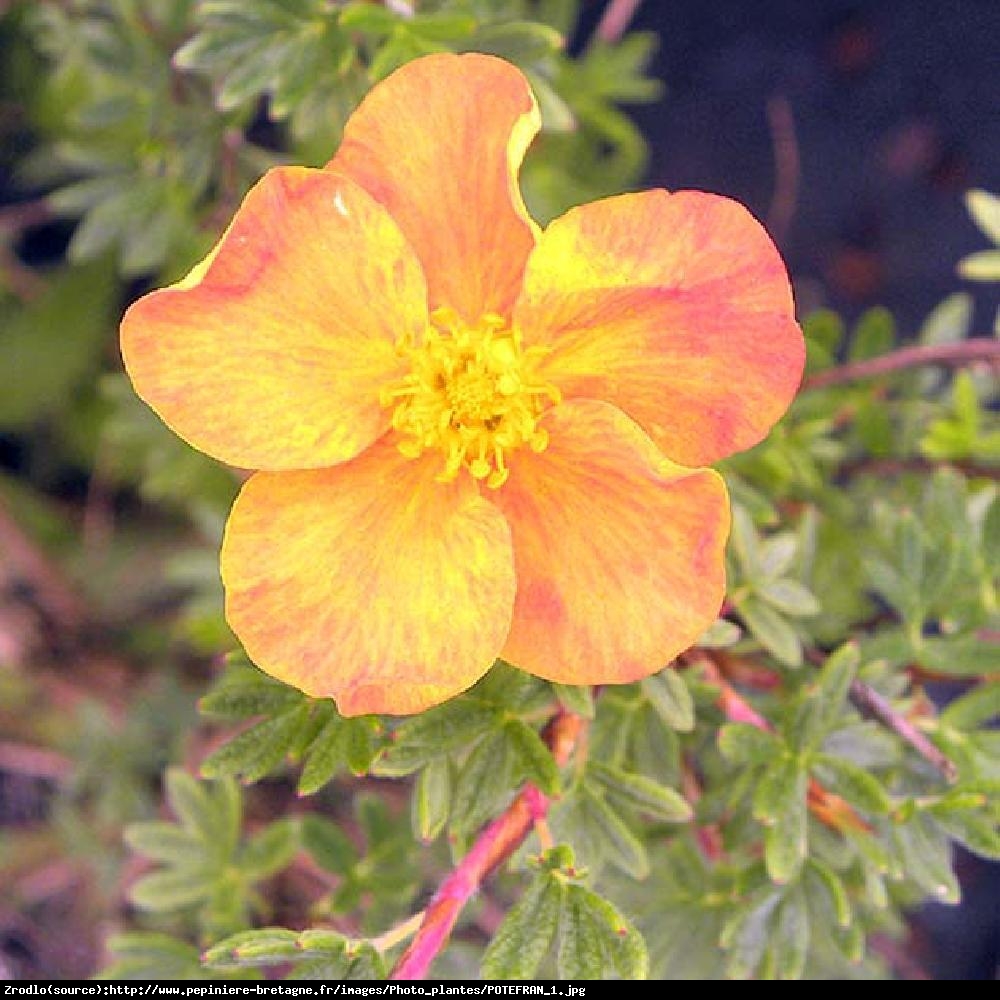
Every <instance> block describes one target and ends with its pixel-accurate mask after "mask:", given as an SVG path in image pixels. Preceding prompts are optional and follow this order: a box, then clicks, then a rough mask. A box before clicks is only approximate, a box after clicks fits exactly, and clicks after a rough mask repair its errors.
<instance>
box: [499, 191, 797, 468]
mask: <svg viewBox="0 0 1000 1000" xmlns="http://www.w3.org/2000/svg"><path fill="white" fill-rule="evenodd" d="M515 322H516V324H517V326H518V327H520V329H521V330H522V332H523V334H524V338H525V342H526V343H530V344H538V345H542V346H545V347H547V348H549V349H550V350H551V353H550V354H549V355H548V356H547V357H546V358H545V360H544V361H543V362H542V365H541V366H540V373H541V375H542V376H543V377H544V378H546V379H548V380H549V381H551V382H553V383H555V384H556V385H557V386H558V387H559V388H560V389H561V390H562V392H563V395H564V396H565V397H566V398H571V397H574V396H577V397H591V398H596V399H604V400H607V401H608V402H611V403H614V404H615V405H616V406H618V407H620V408H621V409H622V410H624V411H625V412H626V413H628V414H629V416H631V417H632V418H633V419H634V420H636V421H637V422H638V423H639V424H640V425H641V426H642V427H643V428H644V429H645V431H646V432H647V433H648V434H649V435H650V436H651V437H652V438H653V440H654V441H655V442H656V443H657V444H658V445H659V446H660V447H661V448H662V449H663V451H664V453H665V454H666V455H668V456H669V457H670V458H672V459H674V460H675V461H677V462H680V463H681V464H683V465H690V466H700V465H706V464H708V463H711V462H714V461H716V460H717V459H719V458H723V457H724V456H726V455H729V454H732V453H733V452H735V451H741V450H743V449H745V448H749V447H750V446H752V445H754V444H756V443H757V442H758V441H760V440H761V439H762V438H763V437H764V436H765V435H766V434H767V433H768V431H769V430H770V429H771V427H772V426H773V425H774V424H775V422H776V421H777V420H778V419H779V418H780V417H781V415H782V414H783V413H784V412H785V410H786V409H787V408H788V406H789V404H790V403H791V400H792V398H793V397H794V395H795V392H796V390H797V388H798V385H799V381H800V379H801V376H802V367H803V364H804V361H805V348H804V342H803V338H802V333H801V331H800V329H799V327H798V326H797V324H796V323H795V319H794V312H793V303H792V294H791V288H790V286H789V283H788V277H787V274H786V272H785V267H784V264H783V263H782V261H781V257H780V256H779V254H778V251H777V250H776V249H775V247H774V244H773V243H772V242H771V240H770V238H769V237H768V235H767V233H766V232H765V231H764V229H763V227H762V226H761V225H760V224H759V223H758V222H757V221H756V220H755V219H754V218H753V216H752V215H751V214H750V213H749V212H748V211H747V210H746V209H745V208H744V207H743V206H742V205H740V204H738V203H737V202H735V201H731V200H730V199H728V198H722V197H719V196H717V195H709V194H702V193H700V192H690V191H682V192H678V193H676V194H668V193H667V192H665V191H648V192H645V193H643V194H633V195H622V196H620V197H617V198H608V199H606V200H604V201H599V202H593V203H592V204H589V205H584V206H582V207H580V208H576V209H573V210H571V211H570V212H567V213H566V215H564V216H562V217H561V218H559V219H557V220H556V221H554V222H553V223H552V224H551V225H550V226H549V228H548V229H546V230H545V232H544V233H543V234H542V237H541V239H540V241H539V243H538V246H537V247H536V248H535V250H534V252H533V253H532V255H531V257H530V258H529V260H528V266H527V270H526V272H525V287H524V292H523V296H522V298H521V300H520V302H519V303H518V305H517V307H516V310H515Z"/></svg>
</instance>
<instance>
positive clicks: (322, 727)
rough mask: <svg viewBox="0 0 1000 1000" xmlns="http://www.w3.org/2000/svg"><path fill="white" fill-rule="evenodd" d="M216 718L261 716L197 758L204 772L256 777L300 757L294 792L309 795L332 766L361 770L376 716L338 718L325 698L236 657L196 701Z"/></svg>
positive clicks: (372, 745) (373, 748)
mask: <svg viewBox="0 0 1000 1000" xmlns="http://www.w3.org/2000/svg"><path fill="white" fill-rule="evenodd" d="M201 710H202V711H203V712H204V713H205V714H206V715H209V716H214V717H216V718H221V719H236V720H242V719H251V718H256V719H261V717H264V718H263V720H262V721H258V722H257V723H256V724H255V725H252V726H251V727H250V728H248V729H244V730H243V731H242V732H241V733H240V734H239V735H238V736H235V737H234V738H233V739H231V740H229V741H228V742H227V743H224V744H222V745H221V746H220V747H218V748H217V749H216V750H215V751H213V753H211V754H210V755H209V756H208V757H207V758H206V759H205V760H204V762H203V763H202V773H203V774H204V775H205V776H206V777H222V776H228V777H237V778H241V779H242V780H243V781H247V782H253V781H259V780H260V779H261V778H263V777H264V776H265V775H267V774H270V773H272V772H273V771H275V770H277V769H278V768H280V767H281V766H282V765H283V764H284V762H285V761H286V759H291V760H293V761H300V760H302V761H304V762H305V766H304V767H303V769H302V775H301V777H300V779H299V786H298V789H299V793H300V794H302V795H311V794H312V793H313V792H316V791H318V790H319V789H320V788H322V787H323V786H324V785H325V784H326V783H327V782H328V781H330V780H331V779H332V778H333V777H334V776H335V775H336V774H337V772H338V771H340V770H349V771H351V772H353V773H354V774H364V773H365V772H366V771H367V770H368V768H369V767H370V766H371V763H372V760H373V759H374V757H375V754H376V752H377V748H378V737H379V734H380V732H381V726H380V724H379V722H378V720H377V719H375V718H372V717H365V718H360V719H344V718H342V717H341V716H340V715H339V714H338V712H337V709H336V707H335V706H334V704H333V702H332V701H329V700H313V699H310V698H307V697H306V696H305V695H303V694H302V693H301V692H299V691H296V690H295V689H294V688H290V687H287V686H286V685H284V684H281V683H280V682H279V681H275V680H273V679H272V678H270V677H268V676H267V675H266V674H263V673H261V672H260V671H259V670H257V668H256V667H254V666H253V665H252V664H250V663H248V662H247V661H246V660H245V659H242V658H240V659H239V660H236V661H235V662H234V663H232V664H231V665H230V668H229V669H228V670H227V671H226V673H225V674H223V675H222V677H221V678H220V679H219V682H218V684H217V685H216V686H215V688H214V689H213V690H212V691H211V692H210V693H209V694H207V695H206V696H205V697H204V698H203V699H202V701H201Z"/></svg>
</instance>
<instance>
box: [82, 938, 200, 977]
mask: <svg viewBox="0 0 1000 1000" xmlns="http://www.w3.org/2000/svg"><path fill="white" fill-rule="evenodd" d="M108 951H109V952H110V953H111V955H112V956H113V958H114V961H113V962H112V963H111V965H109V966H108V967H107V968H106V969H103V970H102V971H101V972H100V973H98V974H97V975H96V976H95V977H94V978H95V979H147V980H149V979H152V980H156V979H200V978H208V974H207V973H204V972H203V970H202V968H201V961H200V956H199V954H198V949H197V948H195V946H194V945H192V944H189V943H188V942H187V941H178V940H177V938H173V937H171V936H170V935H169V934H157V933H153V932H149V931H138V932H132V933H129V934H117V935H114V936H113V937H111V938H110V939H109V940H108Z"/></svg>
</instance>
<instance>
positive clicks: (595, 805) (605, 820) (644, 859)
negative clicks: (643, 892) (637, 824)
mask: <svg viewBox="0 0 1000 1000" xmlns="http://www.w3.org/2000/svg"><path fill="white" fill-rule="evenodd" d="M583 812H584V816H585V818H586V819H585V821H586V822H587V824H588V825H591V826H593V828H594V832H595V833H596V835H597V837H598V838H599V841H600V845H601V849H602V851H603V852H604V854H605V855H606V856H607V859H608V860H609V861H610V862H611V863H612V864H613V865H615V867H617V868H620V869H621V870H622V871H623V872H626V873H627V874H629V875H631V876H632V877H633V878H637V879H642V878H645V877H646V876H647V875H648V874H649V857H648V855H647V854H646V848H645V846H644V844H643V842H642V841H641V840H640V839H639V838H638V837H637V836H636V835H635V834H634V833H633V832H632V831H631V830H630V829H629V828H628V826H627V825H626V823H625V822H624V820H622V819H621V817H620V816H619V815H618V814H617V813H616V812H615V811H614V810H613V809H612V808H611V807H610V806H609V805H608V803H607V802H606V801H605V800H604V797H603V796H602V795H601V794H600V792H597V791H594V790H593V789H592V788H591V787H590V785H589V784H585V785H584V788H583Z"/></svg>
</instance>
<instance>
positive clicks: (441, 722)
mask: <svg viewBox="0 0 1000 1000" xmlns="http://www.w3.org/2000/svg"><path fill="white" fill-rule="evenodd" d="M499 720H500V713H499V711H498V709H497V707H496V706H494V705H491V704H488V703H487V702H484V701H480V700H479V699H478V698H475V697H474V696H471V695H470V696H466V697H463V698H453V699H452V700H451V701H448V702H445V703H444V704H443V705H440V706H439V707H437V708H432V709H431V710H430V711H428V712H423V713H422V714H420V715H417V716H414V717H413V718H411V719H407V720H406V721H405V722H404V723H403V724H402V725H400V726H398V727H397V728H396V730H395V731H394V732H393V734H392V737H391V744H390V746H389V748H388V749H387V750H385V751H384V752H383V754H382V756H381V757H380V758H379V759H378V761H377V762H376V763H375V766H374V768H373V770H374V772H375V773H376V774H380V775H385V776H386V777H402V776H403V775H406V774H412V773H413V772H414V771H416V770H417V769H418V768H420V767H423V765H424V764H425V763H427V761H429V760H430V759H431V758H432V757H437V756H438V755H439V754H444V753H449V752H450V751H452V750H457V749H459V748H460V747H464V746H468V745H470V744H471V743H473V742H474V741H475V740H476V739H477V738H478V737H479V736H481V735H482V734H483V733H485V732H488V731H490V730H491V729H495V728H496V726H497V725H498V723H499Z"/></svg>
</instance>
